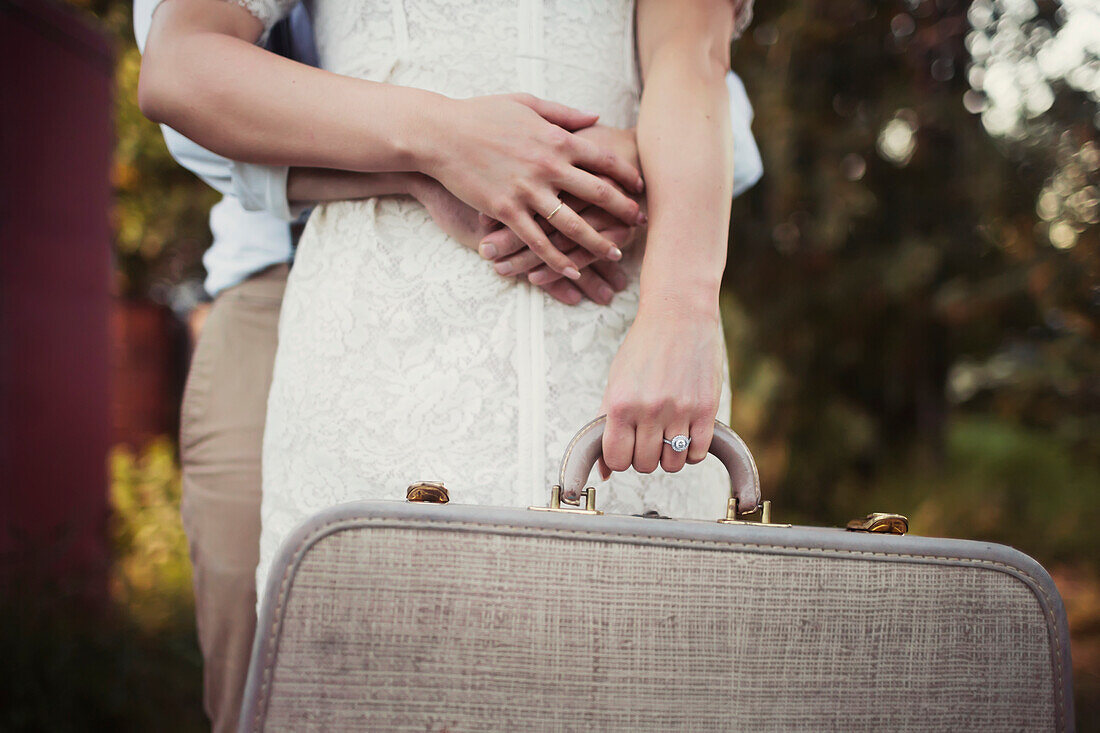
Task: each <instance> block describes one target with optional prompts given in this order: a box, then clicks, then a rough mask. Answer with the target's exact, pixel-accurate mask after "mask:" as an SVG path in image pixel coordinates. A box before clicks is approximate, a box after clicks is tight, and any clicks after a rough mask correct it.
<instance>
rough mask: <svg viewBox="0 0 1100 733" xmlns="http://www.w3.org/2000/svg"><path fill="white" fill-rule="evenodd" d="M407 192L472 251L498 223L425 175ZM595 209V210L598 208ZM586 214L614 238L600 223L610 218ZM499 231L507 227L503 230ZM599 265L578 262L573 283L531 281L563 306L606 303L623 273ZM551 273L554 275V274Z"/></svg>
mask: <svg viewBox="0 0 1100 733" xmlns="http://www.w3.org/2000/svg"><path fill="white" fill-rule="evenodd" d="M408 192H409V194H410V195H411V196H413V198H415V199H416V200H417V201H419V202H420V203H421V204H423V205H424V207H425V208H426V209H427V210H428V213H429V214H431V217H432V219H433V220H434V221H435V223H436V225H437V226H439V228H440V229H442V230H443V231H444V232H446V233H447V234H448V235H449V236H451V237H452V238H454V239H455V240H456V241H457V242H458V243H459V244H462V245H463V246H465V247H469V248H470V249H473V250H476V249H477V247H478V243H479V242H481V241H483V240H484V239H485V238H486V237H487V236H489V235H490V233H491V232H492V231H493V230H494V229H495V228H497V227H498V226H499V225H498V224H497V223H496V222H492V221H490V220H487V219H486V218H485V217H482V216H479V215H478V212H477V211H475V210H474V209H472V208H471V207H469V206H467V205H466V204H465V203H463V202H462V201H461V200H459V199H458V198H457V197H456V196H454V195H453V194H452V193H451V192H450V191H448V190H447V189H446V188H444V187H443V185H442V184H440V183H439V182H438V181H435V180H433V179H431V178H428V177H427V176H417V177H415V179H413V181H412V182H411V183H410V185H409V186H408ZM595 211H596V212H599V210H598V209H597V210H595ZM586 217H587V220H588V221H589V224H590V225H591V226H593V227H594V228H595V229H596V230H597V231H600V232H601V234H603V235H604V236H608V237H610V238H612V239H615V238H616V237H617V235H614V236H613V235H612V234H611V233H610V232H609V231H608V230H607V229H608V228H607V227H605V226H603V225H602V223H603V222H604V221H607V220H611V218H610V217H607V218H606V219H604V218H595V217H593V216H591V215H586ZM618 227H619V228H621V225H618ZM503 231H511V230H508V229H505V230H503ZM524 247H525V251H529V250H526V246H525V245H524ZM539 262H540V263H541V262H542V260H541V259H539ZM599 264H600V266H601V269H600V271H599V272H597V271H594V270H593V269H592V267H591V266H586V265H584V264H582V265H579V266H580V270H581V277H580V279H579V280H577V281H576V282H570V281H569V280H566V279H563V278H561V276H560V275H558V276H557V277H556V278H555V279H553V280H547V281H546V282H542V283H538V282H536V283H532V284H534V285H537V286H538V287H540V288H542V289H543V290H545V291H546V292H547V293H549V294H550V296H551V297H553V298H554V299H555V300H558V301H560V302H562V303H565V304H566V305H576V304H577V303H579V302H581V300H582V299H583V298H584V297H586V296H587V297H588V298H589V299H590V300H592V301H594V302H596V303H599V304H601V305H607V304H608V303H610V302H611V298H612V297H613V296H614V293H615V291H618V290H622V289H623V288H624V287H625V286H626V274H625V273H624V272H623V271H622V268H621V267H620V266H619V265H618V264H616V263H614V262H602V261H601V262H600V263H599ZM554 274H555V275H557V273H554Z"/></svg>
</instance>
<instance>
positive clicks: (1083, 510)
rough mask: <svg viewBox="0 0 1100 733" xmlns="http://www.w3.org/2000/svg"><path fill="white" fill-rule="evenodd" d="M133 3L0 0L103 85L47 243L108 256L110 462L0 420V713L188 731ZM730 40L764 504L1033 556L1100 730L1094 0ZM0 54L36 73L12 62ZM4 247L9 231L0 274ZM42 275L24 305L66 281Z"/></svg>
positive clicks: (195, 203) (189, 240) (166, 302)
mask: <svg viewBox="0 0 1100 733" xmlns="http://www.w3.org/2000/svg"><path fill="white" fill-rule="evenodd" d="M130 13H131V7H130V3H129V2H126V1H124V0H70V2H69V3H68V4H67V5H65V6H62V5H60V4H51V3H50V2H32V1H31V0H19V1H16V0H0V21H2V22H3V24H4V28H5V30H4V31H3V32H4V38H6V39H9V41H10V39H11V38H13V37H14V36H15V35H16V34H17V31H16V30H15V29H16V28H17V27H22V26H20V24H23V25H25V26H26V27H27V28H29V29H30V30H27V31H26V32H27V33H30V34H32V35H33V34H35V33H37V34H39V35H40V36H41V38H44V39H47V41H48V43H53V44H60V45H59V48H70V50H71V48H75V46H74V45H73V44H76V45H80V44H83V46H81V47H82V48H84V47H87V48H84V50H83V51H81V52H80V53H76V54H75V56H74V59H76V61H74V63H75V64H76V65H77V66H79V65H80V64H85V65H87V66H88V67H89V68H91V69H92V70H93V71H92V73H93V75H94V74H98V75H99V76H100V77H102V79H103V88H104V89H105V90H107V91H108V92H110V93H111V95H113V96H110V95H105V96H104V97H103V101H101V102H100V101H96V100H95V99H90V100H87V101H86V105H85V107H84V108H82V109H80V110H77V112H76V116H75V117H73V113H72V112H60V113H56V114H63V115H65V116H66V119H65V124H68V125H70V126H75V127H76V128H77V129H85V128H87V127H88V126H89V125H90V124H92V122H89V121H93V122H94V125H99V124H104V125H105V124H107V123H108V122H110V123H112V124H113V137H105V138H104V140H106V142H105V143H104V146H105V153H106V154H107V155H109V163H108V157H107V155H105V156H104V159H103V162H104V165H103V167H104V168H105V170H103V171H102V175H103V177H107V176H108V175H109V185H110V189H109V190H108V189H107V188H104V191H105V192H106V193H108V194H109V197H108V196H107V195H105V196H104V197H103V204H102V205H103V206H105V207H106V206H109V212H108V216H109V219H105V221H107V222H109V235H108V234H107V233H106V232H107V229H105V230H104V232H105V236H104V238H103V239H104V241H103V242H102V243H100V242H98V241H91V242H90V243H89V242H81V241H79V239H80V237H79V236H78V237H76V240H77V241H71V242H70V241H66V242H63V245H64V246H67V247H70V248H79V247H90V248H91V249H90V251H91V252H92V256H93V258H94V257H100V256H102V257H103V258H104V259H105V258H106V251H105V249H106V246H107V243H108V242H107V240H108V237H109V244H110V246H111V247H112V248H113V261H112V265H111V271H110V286H109V288H108V289H106V290H104V294H105V296H104V300H103V302H102V303H100V304H99V305H96V303H97V302H98V301H96V300H95V297H94V295H93V296H90V297H91V300H90V301H89V302H90V303H91V304H92V305H90V306H89V308H91V310H88V311H87V312H88V313H94V314H100V315H101V317H100V316H96V317H97V318H100V320H102V321H104V331H103V333H104V340H105V341H104V343H105V345H104V347H103V352H102V355H101V356H102V359H101V361H102V362H103V364H105V365H107V367H109V368H105V370H104V373H105V375H106V377H105V378H106V379H107V380H108V384H107V385H104V390H105V392H104V394H105V395H106V396H108V397H109V400H108V399H104V400H103V403H102V404H103V406H104V407H103V410H104V412H105V414H103V415H101V416H100V417H101V419H102V424H103V425H104V426H105V427H104V429H103V433H102V435H100V434H98V433H96V434H89V435H88V439H87V442H89V445H90V446H92V448H93V449H94V450H92V451H91V454H92V458H93V460H97V461H99V464H97V465H103V466H105V467H106V468H105V469H100V473H99V474H96V473H95V472H94V471H93V472H92V473H91V474H87V473H85V474H83V479H82V480H80V481H75V482H74V481H72V480H71V479H65V482H64V485H63V486H55V484H58V482H61V481H62V478H59V477H64V476H65V475H66V474H65V472H64V467H65V466H67V465H75V464H72V463H71V462H70V460H69V455H68V454H67V453H66V452H65V449H54V448H52V447H51V446H55V445H62V446H63V445H66V444H65V443H63V442H62V443H57V442H55V441H50V440H48V439H47V438H41V439H37V442H36V438H35V437H34V435H30V436H27V435H21V434H20V433H21V432H22V431H19V430H18V429H17V428H19V426H18V425H14V426H13V425H7V427H8V428H9V430H7V433H8V435H7V437H3V442H4V448H3V450H4V451H5V452H6V453H7V454H9V457H10V455H19V456H23V457H24V458H25V459H27V460H29V461H31V463H29V464H28V463H27V461H26V460H25V461H24V463H23V464H21V465H24V466H26V465H31V466H32V467H33V470H26V469H25V470H24V471H23V472H22V473H18V474H17V475H19V476H26V477H28V478H26V479H25V480H24V483H25V484H26V486H23V485H20V484H19V483H18V482H17V481H13V480H11V479H10V478H9V477H8V476H5V478H4V482H5V484H6V486H5V487H4V495H3V501H4V506H3V507H0V515H2V514H3V513H4V512H5V511H8V512H11V511H12V507H24V508H27V507H32V508H34V509H35V510H36V511H40V512H55V513H57V514H58V516H62V515H64V516H65V517H68V518H67V519H65V522H68V523H69V524H67V525H65V526H66V527H69V530H71V531H69V530H58V529H57V526H60V525H57V523H55V524H54V525H50V527H48V528H47V529H45V530H42V529H41V528H40V527H39V528H38V529H37V530H35V529H34V528H33V527H32V528H31V529H27V528H26V527H23V526H22V525H19V526H18V528H17V529H13V527H16V526H17V525H18V524H19V523H18V521H17V520H15V519H11V517H14V516H15V515H14V514H9V519H10V521H8V522H7V526H6V527H5V528H4V532H5V533H6V535H5V536H0V540H4V541H3V542H0V552H2V553H3V558H4V566H3V567H4V572H3V573H2V574H0V581H3V584H4V587H3V592H2V593H0V660H3V662H2V663H0V670H2V671H0V678H2V679H3V683H2V685H0V729H4V730H50V731H64V730H93V729H96V730H98V729H104V730H147V729H157V730H170V729H173V730H199V729H201V726H202V714H201V703H200V698H201V679H200V666H199V664H200V657H199V654H198V650H197V647H196V644H195V641H194V629H193V618H192V606H191V603H192V601H191V590H190V568H189V564H188V560H187V551H186V541H185V538H184V536H183V532H182V529H181V527H180V523H179V515H178V511H177V506H178V501H179V485H180V484H179V474H178V456H177V452H176V443H175V440H176V437H175V435H176V426H177V420H178V415H177V412H178V403H179V398H180V390H181V386H182V379H183V376H184V374H185V371H186V365H187V359H188V355H189V344H190V343H191V341H192V339H193V337H194V333H195V332H196V331H197V330H198V329H200V328H201V320H202V314H203V309H204V305H203V293H202V287H201V279H202V276H203V272H202V268H201V263H200V261H199V258H200V255H201V253H202V251H203V249H204V247H205V246H206V245H207V244H208V243H209V232H208V230H207V225H206V215H207V212H208V210H209V207H210V206H211V205H212V204H213V203H214V201H215V200H216V195H215V194H214V192H213V191H211V190H209V189H207V188H206V187H205V186H204V185H203V184H202V183H200V182H199V181H198V180H197V179H195V178H193V177H192V176H191V175H190V174H188V173H187V172H185V171H184V170H182V169H181V168H179V167H178V166H177V165H176V164H175V163H174V162H173V161H172V159H171V158H170V157H169V156H168V153H167V150H166V149H165V146H164V143H163V141H162V139H161V136H160V132H159V131H158V129H157V128H156V127H155V126H154V125H152V124H151V123H149V122H148V121H146V120H145V119H144V118H143V117H142V116H141V114H140V112H139V111H138V109H137V106H136V101H135V90H136V84H137V76H138V67H139V61H140V59H139V56H138V53H137V50H136V48H135V47H134V44H133V35H132V28H131V20H130ZM74 29H76V30H74ZM18 32H23V31H18ZM35 37H36V38H37V37H38V36H35ZM74 38H75V39H76V40H73V39H74ZM44 43H45V41H44ZM66 44H68V45H66ZM8 45H9V46H11V45H12V44H11V43H9V44H8ZM15 47H16V48H18V45H17V44H15ZM88 48H91V49H92V51H88V50H87V49H88ZM7 51H8V53H9V54H10V53H13V52H12V51H11V50H10V49H9V50H7ZM733 58H734V67H735V69H736V70H737V71H738V72H739V73H740V74H741V75H742V77H743V79H744V81H745V84H746V87H747V89H748V91H749V95H750V97H751V99H752V101H753V104H754V105H755V108H756V119H755V123H754V126H753V128H754V131H755V133H756V135H757V138H758V141H759V144H760V147H761V152H762V155H763V159H764V165H765V175H764V178H763V180H762V181H761V182H760V183H759V184H758V185H757V186H756V187H755V188H754V189H752V190H751V191H749V192H748V193H747V194H745V195H744V196H743V197H741V198H740V199H738V200H737V201H736V202H735V204H734V209H733V212H734V215H733V226H732V232H731V239H730V256H729V265H728V267H727V272H726V287H725V292H724V303H723V304H724V317H725V323H726V330H727V338H728V342H729V346H730V354H731V364H732V368H733V378H734V383H735V394H736V397H735V405H734V412H733V414H732V415H731V416H729V417H730V420H731V422H732V424H733V425H734V427H735V428H736V429H738V430H739V431H741V432H742V434H743V435H745V436H746V438H747V440H748V442H749V444H750V445H751V446H752V447H753V450H754V453H755V454H756V456H757V458H758V461H759V463H760V468H761V474H762V478H763V481H764V483H765V486H766V491H767V492H768V493H769V494H771V495H772V496H773V498H774V499H775V502H776V511H777V513H778V515H779V516H781V517H782V518H783V520H784V521H794V522H798V523H808V524H825V525H838V524H843V523H845V522H846V521H847V520H848V519H850V518H852V517H855V516H861V515H864V514H866V513H868V512H870V511H873V510H874V511H892V512H899V513H903V514H907V515H909V516H910V517H911V519H912V529H913V531H914V532H916V533H919V534H928V535H943V536H951V537H963V538H973V539H985V540H991V541H996V542H1002V543H1006V544H1009V545H1013V546H1015V547H1017V548H1019V549H1021V550H1023V551H1024V552H1027V553H1029V554H1031V555H1033V556H1034V557H1036V558H1037V559H1038V560H1039V561H1040V562H1042V563H1043V564H1044V565H1045V566H1046V567H1047V568H1048V569H1049V570H1050V571H1051V573H1052V574H1053V576H1054V578H1055V580H1056V582H1057V583H1058V586H1059V588H1060V589H1061V592H1062V594H1063V596H1064V598H1065V601H1066V605H1067V608H1068V612H1069V620H1070V626H1071V629H1072V636H1073V659H1074V667H1075V675H1076V695H1077V704H1078V717H1079V721H1080V723H1079V725H1080V728H1081V729H1083V730H1088V729H1090V728H1091V729H1100V728H1098V726H1100V722H1098V721H1100V332H1098V328H1100V226H1098V224H1100V132H1098V129H1100V0H1044V1H1041V2H1035V1H1033V0H973V1H972V2H965V1H964V0H769V2H760V3H758V7H757V12H756V20H755V22H754V24H753V26H752V28H751V29H750V31H749V32H748V34H746V36H745V38H743V39H742V40H741V41H739V42H738V43H737V44H736V46H735V49H734V57H733ZM81 59H84V60H83V61H81ZM4 60H5V61H4V69H5V70H4V72H3V74H4V75H6V76H9V77H13V78H20V77H21V78H23V79H24V80H31V81H29V82H28V84H29V85H30V87H34V86H35V82H33V80H34V79H35V77H36V69H35V67H34V66H33V64H31V63H30V61H29V60H28V59H27V58H22V59H20V58H15V57H14V56H11V55H6V56H4ZM43 73H45V72H43ZM70 78H71V77H70ZM3 88H4V89H5V90H6V91H7V92H8V93H14V92H13V90H15V91H18V89H19V88H20V87H19V85H18V84H14V86H13V85H8V86H5V87H3ZM80 88H81V89H87V88H89V87H87V86H86V85H83V84H82V86H81V87H80ZM63 93H64V92H63V88H62V90H61V91H56V90H54V91H51V92H49V94H52V95H55V96H56V95H57V94H63ZM78 96H79V95H78ZM50 98H51V99H52V98H53V97H52V96H51V97H50ZM107 100H113V101H109V102H108V101H107ZM82 104H84V102H82ZM5 106H6V105H5ZM47 113H48V110H47V112H46V113H43V114H47ZM3 116H4V117H7V116H9V115H8V112H5V114H4V115H3ZM32 116H33V115H32ZM108 116H110V117H108ZM99 117H102V120H99ZM47 122H48V120H47ZM44 124H45V123H43V122H42V121H35V120H31V121H30V122H26V123H24V125H23V127H22V128H20V127H18V126H15V127H9V128H8V129H7V135H6V137H7V145H8V147H6V148H4V150H5V151H7V152H6V153H5V155H7V156H9V157H11V156H16V157H17V156H18V155H19V154H20V153H21V151H20V148H22V147H26V146H29V147H31V148H33V147H34V146H36V145H38V146H43V145H44V146H47V147H49V146H52V140H51V138H50V137H49V135H48V134H47V133H48V131H50V130H59V131H60V133H59V134H64V130H65V127H64V125H63V124H62V125H60V126H58V125H51V124H46V125H45V126H43V125H44ZM59 124H60V123H59ZM94 125H92V126H93V127H94ZM104 129H108V128H104ZM13 131H16V132H20V131H21V132H20V135H21V136H22V138H23V139H16V140H15V141H14V142H13V134H12V133H13ZM106 134H107V135H110V133H106ZM28 135H29V136H30V138H31V139H26V138H27V137H28ZM13 151H14V152H13ZM77 152H78V153H79V150H78V151H77ZM4 175H5V181H6V182H5V187H8V186H10V185H11V184H12V183H17V181H15V180H14V179H13V180H10V181H9V179H8V178H7V176H8V175H9V171H7V170H6V171H5V174H4ZM43 185H45V186H46V189H45V190H54V191H57V190H62V191H63V190H69V189H68V188H67V187H72V186H74V185H76V184H75V183H74V180H73V179H71V178H69V177H68V176H60V177H58V178H55V179H53V180H51V181H48V182H47V183H46V184H43ZM51 186H52V187H53V188H50V187H51ZM70 193H72V192H71V191H70ZM82 200H85V201H87V200H92V201H93V202H94V201H96V199H95V198H94V197H92V198H91V199H88V197H86V196H85V197H83V199H82ZM108 201H109V204H108V203H107V202H108ZM36 211H37V210H36ZM102 213H103V212H102V211H100V214H101V215H102ZM8 216H10V214H5V220H4V223H5V225H7V224H8V223H9V222H8V219H7V217H8ZM9 232H10V230H9ZM9 236H10V234H9ZM70 239H72V237H71V236H70ZM94 239H95V238H94V237H93V240H94ZM100 244H102V246H103V248H104V251H103V252H97V251H96V250H95V247H96V246H99V245H100ZM18 246H19V243H17V242H14V241H8V239H7V238H5V242H4V249H5V250H7V253H6V254H5V255H4V261H7V262H8V263H9V264H10V263H11V262H12V261H13V259H12V255H13V252H15V248H16V247H18ZM62 251H63V250H62ZM71 251H73V252H75V251H77V250H75V249H73V250H71ZM86 254H87V253H85V256H86ZM16 259H17V258H16ZM5 269H8V268H5ZM9 272H10V270H9ZM76 274H77V275H79V272H78V273H76ZM92 274H93V277H94V275H95V274H94V272H93V273H92ZM4 277H5V278H8V279H6V280H5V284H9V285H10V283H11V282H12V280H11V277H12V276H11V275H10V274H9V275H4ZM21 282H22V280H21ZM41 290H42V292H31V293H30V294H29V295H28V298H31V300H29V301H28V302H32V303H34V304H35V305H34V310H35V311H36V312H37V311H38V309H39V306H41V307H42V308H47V307H48V305H49V301H50V299H51V298H54V297H60V298H64V297H65V296H64V294H62V295H56V294H51V292H52V291H50V289H49V288H48V287H45V286H43V287H42V288H41ZM47 291H48V292H47ZM108 295H109V299H108V297H107V296H108ZM9 306H10V303H9ZM93 306H94V307H93ZM95 308H99V310H95ZM28 318H29V316H28ZM23 320H25V318H24V311H16V312H14V313H13V312H8V313H6V314H4V315H3V319H0V322H2V324H0V325H3V327H4V328H9V329H15V330H18V327H19V322H21V321H23ZM31 320H32V321H33V319H31ZM13 323H14V324H15V325H14V326H13V325H12V324H13ZM93 330H94V329H93ZM87 331H88V329H86V328H85V329H82V330H81V333H86V332H87ZM37 337H38V338H45V339H49V338H50V336H49V335H48V334H46V335H44V334H38V336H37ZM97 358H99V355H96V354H90V355H88V357H87V360H88V361H87V368H88V369H90V370H94V368H95V364H96V363H97V362H96V359H97ZM6 363H7V364H8V366H9V367H10V366H11V364H12V363H14V362H11V361H9V362H6ZM13 368H14V367H13ZM0 386H2V385H0ZM10 404H11V401H10V400H9V398H8V396H5V402H4V406H5V409H7V408H8V407H9V406H10ZM28 409H29V408H28ZM36 410H37V408H36ZM93 417H94V416H93ZM78 423H79V421H76V422H74V424H78ZM57 429H58V430H63V429H65V428H62V427H58V428H57ZM73 439H76V440H79V439H80V436H79V435H77V436H75V438H73ZM28 456H29V458H28ZM13 460H14V459H13ZM104 470H105V471H106V473H105V474H103V471H104ZM51 482H52V483H51ZM31 485H33V486H34V487H35V488H34V490H33V491H31V490H30V489H28V488H27V487H28V486H31ZM28 497H29V498H28ZM36 497H38V498H40V499H41V500H40V501H39V503H38V504H34V501H36ZM27 501H30V502H31V503H30V504H27V503H26V502H27ZM73 507H79V511H76V510H74V509H73ZM66 511H69V513H70V514H73V517H75V518H73V517H70V516H69V515H68V514H65V512H66ZM47 524H48V523H47ZM70 525H71V526H70ZM77 525H79V528H78V529H72V527H77ZM66 531H68V532H69V534H73V533H75V534H76V535H79V534H80V533H81V532H90V533H91V535H89V537H90V539H88V540H87V542H84V543H83V544H82V543H79V542H77V543H74V542H72V541H70V540H69V539H66V538H67V537H69V535H67V534H65V532H66ZM19 532H23V533H25V535H26V536H25V537H24V536H23V535H20V534H19ZM36 532H37V533H36ZM51 532H52V533H53V534H50V533H51ZM59 532H60V534H58V533H59ZM5 537H6V539H5ZM13 538H14V539H13ZM59 548H67V549H64V550H62V549H59ZM74 548H76V549H74ZM55 550H56V551H55ZM66 552H67V553H68V555H66V554H65V553H66ZM74 558H75V559H74Z"/></svg>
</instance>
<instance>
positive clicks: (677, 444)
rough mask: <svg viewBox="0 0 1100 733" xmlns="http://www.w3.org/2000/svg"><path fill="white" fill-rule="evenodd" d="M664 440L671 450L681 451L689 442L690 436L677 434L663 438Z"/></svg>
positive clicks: (684, 449)
mask: <svg viewBox="0 0 1100 733" xmlns="http://www.w3.org/2000/svg"><path fill="white" fill-rule="evenodd" d="M665 442H666V443H668V444H669V445H670V446H671V447H672V450H674V451H676V452H677V453H683V452H684V451H686V450H687V447H688V446H689V445H690V444H691V438H689V437H688V436H686V435H677V436H675V437H674V438H672V439H671V440H670V439H668V438H665Z"/></svg>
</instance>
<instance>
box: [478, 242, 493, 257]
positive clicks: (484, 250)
mask: <svg viewBox="0 0 1100 733" xmlns="http://www.w3.org/2000/svg"><path fill="white" fill-rule="evenodd" d="M477 251H478V254H480V255H481V256H482V257H484V258H485V259H487V260H495V259H496V258H497V248H496V247H494V246H493V245H491V244H489V243H488V242H482V243H481V246H480V247H478V248H477Z"/></svg>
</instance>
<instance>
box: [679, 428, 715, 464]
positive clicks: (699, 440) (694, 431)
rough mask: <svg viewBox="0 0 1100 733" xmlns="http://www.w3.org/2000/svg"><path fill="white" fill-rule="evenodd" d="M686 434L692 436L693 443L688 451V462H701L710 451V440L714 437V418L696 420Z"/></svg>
mask: <svg viewBox="0 0 1100 733" xmlns="http://www.w3.org/2000/svg"><path fill="white" fill-rule="evenodd" d="M685 435H688V436H690V437H691V443H690V444H689V445H688V449H687V451H686V453H687V462H688V463H692V464H695V463H699V461H701V460H703V459H704V458H706V457H707V452H708V451H710V441H711V440H713V439H714V418H713V417H712V418H709V419H700V420H697V421H695V422H694V423H692V424H691V432H690V433H685Z"/></svg>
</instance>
